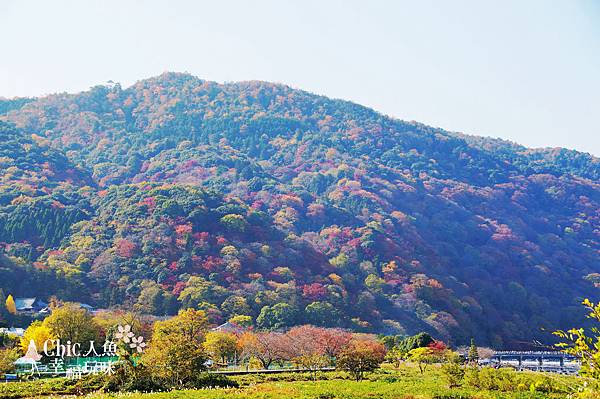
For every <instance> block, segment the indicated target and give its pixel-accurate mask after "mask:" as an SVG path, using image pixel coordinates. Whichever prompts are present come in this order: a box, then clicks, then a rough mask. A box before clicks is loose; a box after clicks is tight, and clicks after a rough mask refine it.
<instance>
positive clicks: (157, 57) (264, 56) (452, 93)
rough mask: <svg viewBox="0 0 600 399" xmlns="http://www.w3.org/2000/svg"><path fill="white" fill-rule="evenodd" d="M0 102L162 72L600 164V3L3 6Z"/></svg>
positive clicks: (476, 0) (22, 2)
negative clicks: (331, 102)
mask: <svg viewBox="0 0 600 399" xmlns="http://www.w3.org/2000/svg"><path fill="white" fill-rule="evenodd" d="M0 37H1V38H2V39H1V41H0V57H1V60H0V96H4V97H12V96H34V95H42V94H46V93H53V92H62V91H68V92H76V91H81V90H85V89H87V88H89V87H90V86H92V85H95V84H99V83H104V82H106V81H108V80H114V81H117V82H121V84H123V85H124V86H128V85H130V84H132V83H133V82H135V81H136V80H139V79H142V78H146V77H150V76H154V75H157V74H160V73H161V72H163V71H167V70H169V71H187V72H190V73H192V74H194V75H196V76H198V77H200V78H203V79H209V80H216V81H219V82H223V81H237V80H250V79H259V80H267V81H275V82H281V83H286V84H289V85H291V86H293V87H297V88H302V89H305V90H309V91H312V92H315V93H318V94H324V95H327V96H330V97H335V98H343V99H348V100H351V101H355V102H357V103H360V104H364V105H367V106H370V107H372V108H374V109H376V110H378V111H380V112H383V113H385V114H388V115H392V116H395V117H398V118H401V119H406V120H417V121H420V122H423V123H426V124H429V125H433V126H438V127H442V128H445V129H448V130H454V131H461V132H464V133H469V134H479V135H485V136H494V137H502V138H506V139H510V140H513V141H517V142H519V143H522V144H525V145H528V146H535V147H540V146H563V147H567V148H574V149H578V150H582V151H586V152H591V153H594V154H595V155H600V0H586V1H583V0H582V1H576V0H572V1H571V0H563V1H544V0H519V1H516V0H515V1H508V0H503V1H482V0H472V1H445V0H439V1H417V0H414V1H391V0H390V1H374V0H368V1H367V0H365V1H361V2H359V1H325V0H320V1H306V0H302V1H300V0H299V1H284V0H279V1H276V0H273V1H210V2H209V1H176V0H175V1H173V0H171V1H161V2H159V1H125V0H121V1H81V0H79V1H47V0H46V1H27V0H19V1H17V0H14V1H12V0H3V1H0Z"/></svg>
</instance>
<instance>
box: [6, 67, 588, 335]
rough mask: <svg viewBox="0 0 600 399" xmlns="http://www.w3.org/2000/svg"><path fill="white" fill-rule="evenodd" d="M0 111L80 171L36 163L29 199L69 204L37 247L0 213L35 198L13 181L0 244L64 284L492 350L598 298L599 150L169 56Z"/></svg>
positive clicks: (114, 299)
mask: <svg viewBox="0 0 600 399" xmlns="http://www.w3.org/2000/svg"><path fill="white" fill-rule="evenodd" d="M0 119H2V120H5V121H6V122H8V123H3V125H2V126H3V127H4V129H7V130H11V129H12V130H14V132H13V133H11V134H14V135H16V136H19V135H20V136H22V137H23V139H22V141H23V143H22V145H25V144H26V141H27V140H29V139H28V137H31V135H32V134H33V135H35V137H38V139H37V140H38V141H39V142H40V143H42V144H41V145H43V146H48V147H49V148H51V149H52V151H58V152H59V153H61V154H64V157H65V159H66V160H68V162H69V163H71V164H73V165H74V166H75V167H76V168H79V169H81V170H82V171H83V172H84V173H85V174H87V175H89V176H90V179H91V180H86V181H81V182H80V183H77V184H75V185H73V184H72V183H71V182H59V183H58V184H57V188H52V187H51V186H49V183H48V176H52V175H56V173H57V172H58V170H54V169H56V168H50V170H49V171H46V172H44V173H45V174H46V175H47V176H44V175H43V173H42V172H41V171H39V172H38V174H39V175H40V176H38V175H36V176H34V177H35V178H32V179H31V183H30V185H33V186H34V188H35V189H36V190H38V191H39V189H43V190H45V191H44V192H45V195H43V196H41V198H40V199H37V200H35V201H41V202H42V203H45V204H47V205H44V206H48V207H49V209H72V210H77V211H80V212H79V213H77V215H78V216H77V217H75V216H69V217H68V218H65V219H64V220H63V219H61V218H62V217H63V216H56V215H58V214H56V215H55V213H52V216H47V217H48V218H52V220H54V221H55V222H56V221H58V224H60V225H61V226H62V228H61V229H60V231H59V232H56V231H52V232H50V231H43V229H41V228H40V230H39V231H38V232H36V234H38V235H39V239H37V241H36V242H35V243H34V244H33V245H32V243H31V242H28V241H27V240H24V239H22V237H14V235H11V233H10V232H12V231H14V228H13V227H11V228H10V229H8V228H7V227H6V226H14V220H15V218H17V215H21V214H22V213H23V212H25V213H26V214H27V212H33V211H31V210H30V209H32V208H31V207H30V206H29V205H27V204H29V203H30V202H31V201H33V199H35V198H36V197H35V196H33V197H32V194H31V191H27V190H25V191H24V192H14V190H13V191H10V192H9V193H8V194H6V196H5V200H4V201H3V202H1V203H0V241H4V243H5V244H4V252H5V254H6V255H7V256H8V258H9V259H13V261H15V262H17V263H19V262H21V263H23V262H24V263H29V264H31V265H34V266H35V267H36V268H37V269H38V270H43V272H44V273H46V274H48V273H50V274H54V275H56V276H59V277H60V278H67V280H69V279H70V283H71V284H72V285H73V286H75V287H78V290H77V291H81V292H77V291H72V290H69V289H68V288H67V287H66V285H67V283H64V282H63V283H61V282H57V283H56V285H55V286H54V287H53V290H54V292H60V293H61V295H63V296H64V297H66V298H77V296H78V295H81V293H82V292H85V293H86V294H88V295H91V296H92V298H93V300H94V301H95V302H96V303H97V304H98V305H99V306H117V305H123V306H126V307H130V308H137V309H139V310H141V311H146V312H151V313H158V314H162V313H171V312H173V311H175V310H176V308H177V307H179V306H194V307H201V308H205V309H207V310H209V311H210V312H209V313H210V315H211V317H212V319H213V320H214V321H215V322H216V321H219V320H221V321H222V320H225V319H227V318H228V317H230V316H232V315H235V314H249V315H251V316H253V317H254V318H258V316H259V315H262V314H263V313H265V314H267V315H269V317H271V318H277V317H280V318H284V319H285V320H287V322H288V323H299V322H312V323H314V324H325V325H328V323H329V324H330V323H334V324H336V325H339V326H344V327H350V328H354V329H359V330H360V329H363V330H365V331H379V332H400V333H411V332H415V331H417V330H421V329H426V330H429V331H431V332H432V333H434V334H436V335H437V336H440V337H443V338H444V339H449V340H453V341H455V342H460V343H463V342H468V339H470V337H471V336H475V337H477V339H478V341H479V342H482V343H487V344H491V345H494V346H496V347H501V346H510V345H512V346H518V345H521V344H519V342H521V343H522V342H530V341H531V340H533V339H543V340H550V339H551V337H549V336H548V335H547V334H546V333H542V332H541V331H540V330H539V329H540V328H542V327H543V328H547V329H551V328H559V327H567V326H569V323H571V324H572V322H573V321H574V320H577V321H579V318H580V312H579V311H578V310H577V302H578V300H579V299H580V298H581V297H582V296H585V295H589V296H593V295H597V288H596V287H595V285H597V284H598V283H599V282H600V274H598V273H599V272H600V257H599V253H600V252H599V251H600V212H599V206H598V204H600V185H599V184H598V179H599V177H600V168H599V165H600V164H599V160H598V158H595V157H593V156H591V155H589V154H585V153H580V152H577V151H573V150H563V149H561V150H547V149H537V150H530V149H526V148H525V147H522V146H519V145H517V144H513V143H510V142H506V141H503V140H497V139H487V138H480V137H476V136H466V135H463V134H460V133H451V132H446V131H444V130H442V129H438V128H431V127H429V126H426V125H423V124H420V123H411V122H405V121H401V120H397V119H393V118H389V117H386V116H384V115H382V114H380V113H378V112H376V111H374V110H371V109H369V108H366V107H363V106H360V105H358V104H354V103H351V102H348V101H343V100H330V99H328V98H327V97H324V96H317V95H313V94H311V93H308V92H305V91H299V90H296V89H292V88H290V87H289V86H285V85H279V84H271V83H263V82H255V81H250V82H243V83H229V84H218V83H214V82H208V81H203V80H200V79H198V78H195V77H193V76H191V75H187V74H178V73H167V74H163V75H161V76H159V77H155V78H150V79H146V80H142V81H139V82H137V83H136V84H134V85H132V86H131V87H129V88H127V89H122V88H121V87H120V86H119V85H111V86H96V87H94V88H92V89H90V90H89V91H86V92H82V93H79V94H73V95H70V94H69V95H65V94H61V95H55V96H48V97H44V98H41V99H36V100H33V101H31V102H27V103H26V104H23V105H22V106H21V107H20V108H17V109H12V110H10V111H8V112H7V113H5V114H4V115H0ZM11 124H12V125H11ZM2 148H3V147H2V145H0V151H1V150H2ZM5 151H10V150H8V149H6V150H5ZM12 151H14V150H12ZM19 162H20V161H19ZM15 179H16V177H15V175H14V174H11V173H8V174H6V176H5V180H4V181H5V182H8V183H10V184H12V186H13V187H14V184H17V183H18V180H15ZM15 182H17V183H15ZM8 183H7V185H10V184H8ZM19 184H20V183H19ZM65 193H66V194H65ZM16 198H21V199H20V200H18V201H17V202H19V201H20V202H22V204H20V203H15V204H13V203H12V202H13V201H15V199H16ZM133 199H135V200H133ZM52 204H54V205H52ZM19 207H20V208H19ZM69 207H70V208H69ZM17 208H18V209H17ZM53 212H54V211H53ZM61 212H62V211H61ZM31 214H35V215H37V213H31ZM44 214H45V215H46V214H47V215H50V213H48V212H46V213H44ZM60 215H62V214H60ZM69 215H71V214H69ZM40 220H41V222H43V221H44V217H42V218H41V219H40ZM57 237H60V240H58V238H57ZM58 241H60V242H58ZM150 243H158V244H156V245H151V244H150ZM65 276H66V277H65ZM44 278H45V279H47V278H48V277H44ZM59 280H60V279H59ZM106 282H109V286H108V287H105V286H104V285H103V284H105V283H106ZM0 287H1V285H0ZM82 287H83V288H82ZM547 287H551V288H552V290H553V292H554V291H556V292H558V293H559V294H557V295H556V294H551V293H549V292H548V290H547ZM1 288H4V290H5V291H6V290H7V289H8V290H10V288H11V287H6V286H4V287H1ZM21 289H23V288H21ZM49 294H52V293H50V292H49ZM280 304H287V305H288V306H289V308H286V309H287V310H286V311H285V312H289V314H287V313H286V314H283V313H285V312H283V311H282V310H281V306H278V305H280ZM556 309H558V310H560V312H556V311H552V310H556ZM282 312H283V313H282ZM269 317H266V316H265V317H261V318H260V319H261V320H271V319H269ZM279 324H280V323H279ZM261 327H265V328H268V327H269V325H264V326H261Z"/></svg>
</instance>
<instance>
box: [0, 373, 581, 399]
mask: <svg viewBox="0 0 600 399" xmlns="http://www.w3.org/2000/svg"><path fill="white" fill-rule="evenodd" d="M469 370H470V372H469V373H468V374H467V379H465V380H464V381H463V382H462V383H461V384H460V385H459V386H454V387H449V386H448V383H447V380H446V379H445V378H444V373H443V372H442V370H441V368H440V367H437V366H433V367H431V368H428V370H427V371H426V372H425V373H424V374H421V372H420V371H419V370H418V367H416V366H414V365H410V364H404V365H403V366H402V367H400V368H399V369H396V368H393V367H391V366H390V368H384V369H381V370H379V371H376V372H374V373H371V374H370V375H369V376H368V378H367V379H365V380H363V381H360V382H357V381H356V380H355V378H354V377H353V376H352V375H350V374H348V373H345V372H325V373H324V372H319V375H318V379H317V381H313V377H312V376H311V373H309V372H307V373H283V374H274V375H264V374H261V375H243V376H236V377H231V381H232V385H233V384H235V385H238V387H234V388H221V387H220V386H221V385H219V384H218V383H217V382H213V384H209V383H207V384H206V385H205V388H204V389H201V390H185V391H177V390H175V391H170V392H163V393H148V394H141V393H129V394H127V395H126V396H124V397H127V398H143V399H153V398H164V399H176V398H183V397H185V398H199V399H201V398H202V399H204V398H206V399H213V398H231V399H237V398H256V399H258V398H260V399H270V398H272V399H286V398H316V399H334V398H340V399H342V398H343V399H354V398H356V399H358V398H371V399H372V398H379V399H398V398H400V399H405V398H406V399H412V398H419V399H463V398H465V399H470V398H473V399H546V398H548V399H559V398H561V399H562V398H566V397H567V396H568V395H572V394H574V393H576V392H577V391H578V390H579V389H580V386H581V384H582V381H581V379H579V378H577V377H566V376H558V375H547V374H540V373H533V372H520V373H519V372H515V371H512V370H508V369H501V370H494V369H483V370H481V371H478V372H475V371H474V369H469ZM208 382H209V381H208ZM230 386H231V385H230ZM210 387H213V388H212V389H208V388H210ZM214 387H216V388H214ZM96 389H97V381H96V380H94V379H93V378H88V379H84V380H81V381H77V382H74V381H69V380H65V379H54V380H46V381H41V382H35V383H33V382H25V383H13V384H0V397H2V398H7V399H17V398H25V397H30V396H36V395H49V394H55V395H79V394H82V393H86V392H93V391H95V390H96ZM111 397H121V395H119V394H108V393H91V394H90V395H89V396H87V398H98V399H100V398H102V399H104V398H111Z"/></svg>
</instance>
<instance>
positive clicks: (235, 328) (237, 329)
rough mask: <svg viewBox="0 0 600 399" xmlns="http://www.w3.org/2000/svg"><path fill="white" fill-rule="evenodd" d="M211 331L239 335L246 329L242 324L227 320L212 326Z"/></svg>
mask: <svg viewBox="0 0 600 399" xmlns="http://www.w3.org/2000/svg"><path fill="white" fill-rule="evenodd" d="M211 331H215V332H224V333H230V334H235V335H240V334H243V333H244V332H245V331H246V329H245V328H244V327H242V326H239V325H237V324H235V323H232V322H230V321H228V322H227V323H223V324H221V325H220V326H217V327H215V328H213V329H212V330H211Z"/></svg>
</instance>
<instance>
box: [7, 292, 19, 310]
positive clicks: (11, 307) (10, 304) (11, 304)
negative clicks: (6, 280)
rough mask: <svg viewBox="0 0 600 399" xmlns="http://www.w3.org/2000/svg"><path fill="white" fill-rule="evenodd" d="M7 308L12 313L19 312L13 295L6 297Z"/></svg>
mask: <svg viewBox="0 0 600 399" xmlns="http://www.w3.org/2000/svg"><path fill="white" fill-rule="evenodd" d="M6 310H8V312H9V313H10V314H17V305H16V304H15V300H14V299H13V296H12V295H9V296H8V297H6Z"/></svg>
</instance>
